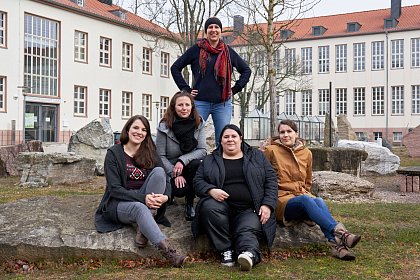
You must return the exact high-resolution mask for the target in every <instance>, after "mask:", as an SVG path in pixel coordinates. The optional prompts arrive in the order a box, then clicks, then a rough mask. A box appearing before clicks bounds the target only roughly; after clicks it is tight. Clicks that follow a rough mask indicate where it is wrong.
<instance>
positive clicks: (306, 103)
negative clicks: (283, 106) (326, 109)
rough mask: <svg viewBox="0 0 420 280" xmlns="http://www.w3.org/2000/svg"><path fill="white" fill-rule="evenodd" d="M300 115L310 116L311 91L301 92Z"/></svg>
mask: <svg viewBox="0 0 420 280" xmlns="http://www.w3.org/2000/svg"><path fill="white" fill-rule="evenodd" d="M302 115H304V116H312V90H310V89H309V90H302Z"/></svg>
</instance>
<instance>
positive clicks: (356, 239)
mask: <svg viewBox="0 0 420 280" xmlns="http://www.w3.org/2000/svg"><path fill="white" fill-rule="evenodd" d="M360 239H362V236H360V235H356V237H355V239H354V241H353V243H352V244H350V245H351V246H348V247H349V248H354V246H356V245H357V243H359V241H360Z"/></svg>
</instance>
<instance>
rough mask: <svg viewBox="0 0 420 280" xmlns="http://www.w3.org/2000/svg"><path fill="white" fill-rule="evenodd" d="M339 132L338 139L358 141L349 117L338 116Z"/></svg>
mask: <svg viewBox="0 0 420 280" xmlns="http://www.w3.org/2000/svg"><path fill="white" fill-rule="evenodd" d="M337 130H338V137H339V138H340V139H343V140H352V141H355V140H357V136H356V133H355V132H354V130H353V127H352V126H351V124H350V122H349V121H348V119H347V115H344V114H342V115H338V116H337Z"/></svg>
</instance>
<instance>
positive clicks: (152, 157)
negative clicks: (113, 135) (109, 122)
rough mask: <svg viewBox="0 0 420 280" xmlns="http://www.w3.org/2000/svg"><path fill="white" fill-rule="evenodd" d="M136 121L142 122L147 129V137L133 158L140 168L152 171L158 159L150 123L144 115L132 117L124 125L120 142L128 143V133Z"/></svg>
mask: <svg viewBox="0 0 420 280" xmlns="http://www.w3.org/2000/svg"><path fill="white" fill-rule="evenodd" d="M136 120H140V121H141V122H142V123H143V125H144V127H145V128H146V132H147V134H146V137H145V138H144V140H143V142H141V144H140V147H139V148H138V149H137V151H136V153H135V154H134V156H133V158H134V161H135V162H136V165H137V166H138V167H142V168H146V169H151V168H153V167H155V165H156V163H157V158H156V146H155V143H154V142H153V139H152V134H151V132H150V124H149V121H148V120H147V119H146V118H145V117H143V116H142V115H135V116H132V117H131V118H130V119H129V120H128V121H127V122H126V123H125V125H124V127H123V129H122V131H121V135H120V142H121V144H122V145H125V144H127V143H128V139H129V138H128V131H129V130H130V128H131V126H132V125H133V123H134V122H135V121H136Z"/></svg>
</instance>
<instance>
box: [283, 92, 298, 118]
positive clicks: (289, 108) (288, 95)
mask: <svg viewBox="0 0 420 280" xmlns="http://www.w3.org/2000/svg"><path fill="white" fill-rule="evenodd" d="M284 98H285V102H284V104H285V110H284V112H285V114H286V115H289V116H291V115H294V114H295V113H296V91H294V90H286V92H285V94H284Z"/></svg>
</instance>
